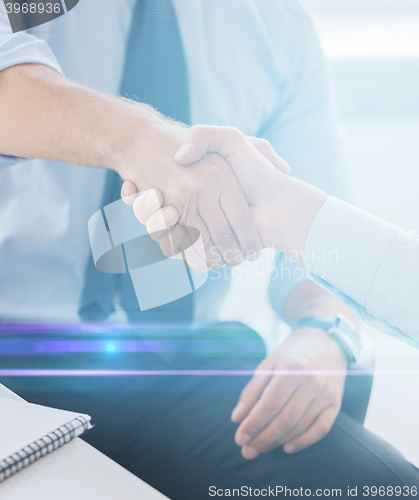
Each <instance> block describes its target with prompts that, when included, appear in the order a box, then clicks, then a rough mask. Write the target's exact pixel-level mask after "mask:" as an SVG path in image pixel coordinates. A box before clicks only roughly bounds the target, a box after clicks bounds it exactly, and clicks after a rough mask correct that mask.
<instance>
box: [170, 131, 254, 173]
mask: <svg viewBox="0 0 419 500" xmlns="http://www.w3.org/2000/svg"><path fill="white" fill-rule="evenodd" d="M237 141H245V138H244V135H243V134H242V133H241V132H240V131H239V130H237V129H235V128H233V127H214V126H209V125H195V126H193V127H191V128H190V129H189V130H188V133H187V136H186V139H185V141H184V143H183V145H182V146H181V147H180V149H179V151H178V152H177V153H176V155H175V160H176V161H177V162H178V163H180V164H181V165H189V164H191V163H195V162H197V161H199V160H202V158H203V157H204V156H205V155H206V154H207V153H218V154H220V155H221V156H223V157H224V158H225V157H226V156H227V154H228V150H230V149H231V147H232V146H234V144H236V143H237Z"/></svg>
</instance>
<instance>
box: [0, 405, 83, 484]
mask: <svg viewBox="0 0 419 500" xmlns="http://www.w3.org/2000/svg"><path fill="white" fill-rule="evenodd" d="M91 427H92V426H91V424H90V416H89V415H84V414H79V413H74V412H71V411H65V410H57V409H55V408H48V407H46V406H40V405H34V404H31V403H26V402H25V401H16V400H13V399H9V398H5V397H0V482H2V481H4V480H5V479H7V478H8V477H10V476H11V475H13V474H15V473H16V472H18V471H20V470H21V469H23V468H24V467H27V466H28V465H30V464H31V463H33V462H35V461H36V460H38V459H40V458H42V457H43V456H45V455H47V454H49V453H51V452H53V451H54V450H56V449H57V448H60V447H61V446H64V445H65V444H66V443H68V442H70V441H71V440H72V439H74V438H75V437H78V436H80V435H81V434H82V433H83V432H84V431H86V430H88V429H90V428H91Z"/></svg>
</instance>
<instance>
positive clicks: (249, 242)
mask: <svg viewBox="0 0 419 500" xmlns="http://www.w3.org/2000/svg"><path fill="white" fill-rule="evenodd" d="M220 204H221V207H222V209H223V212H224V214H225V216H226V219H227V220H228V222H229V224H230V226H231V228H232V229H233V231H234V235H235V238H236V240H237V241H238V246H239V252H238V253H237V256H236V259H237V261H236V264H239V263H241V262H242V260H243V257H244V258H245V259H247V260H256V259H258V258H259V256H260V253H261V252H262V250H263V243H262V240H261V239H260V235H259V229H258V227H257V225H256V222H255V220H254V219H253V216H252V212H251V211H250V208H249V205H248V204H247V202H246V199H245V197H244V195H243V191H242V190H241V189H240V186H239V185H236V184H234V185H233V186H232V187H231V189H229V190H228V192H225V191H223V192H222V193H221V196H220ZM213 240H214V238H213ZM222 255H223V256H224V254H222ZM224 260H225V261H226V264H228V265H231V263H230V261H228V260H226V259H224Z"/></svg>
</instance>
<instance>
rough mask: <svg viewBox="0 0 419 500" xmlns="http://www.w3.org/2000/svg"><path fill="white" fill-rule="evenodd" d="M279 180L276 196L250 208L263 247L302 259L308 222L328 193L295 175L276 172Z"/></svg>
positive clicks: (308, 227) (310, 221) (310, 222)
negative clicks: (280, 180)
mask: <svg viewBox="0 0 419 500" xmlns="http://www.w3.org/2000/svg"><path fill="white" fill-rule="evenodd" d="M277 175H278V176H279V177H281V178H282V183H281V186H280V189H279V192H278V193H277V196H276V198H275V200H273V201H272V202H270V203H269V204H266V205H259V206H257V207H254V208H253V209H252V211H253V213H254V216H255V219H256V221H257V224H258V227H259V231H260V234H261V237H262V241H263V243H264V245H265V247H268V246H271V247H275V248H277V249H278V250H282V251H283V252H285V253H287V254H289V255H291V256H292V257H295V258H297V259H298V260H300V261H302V260H303V256H304V246H305V243H306V240H307V237H308V234H309V232H310V229H311V226H312V224H313V222H314V219H315V218H316V216H317V214H318V213H319V211H320V209H321V208H322V206H323V205H324V203H325V202H326V200H327V199H328V195H327V194H326V193H324V192H323V191H320V190H319V189H316V188H315V187H313V186H311V185H309V184H306V183H304V182H302V181H300V180H298V179H295V178H293V177H290V176H287V175H285V174H282V173H280V172H278V173H277Z"/></svg>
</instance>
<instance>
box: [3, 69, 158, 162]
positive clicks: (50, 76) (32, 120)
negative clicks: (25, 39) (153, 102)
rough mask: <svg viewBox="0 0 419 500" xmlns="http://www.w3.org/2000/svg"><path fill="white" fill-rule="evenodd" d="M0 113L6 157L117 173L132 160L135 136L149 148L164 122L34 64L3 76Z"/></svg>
mask: <svg viewBox="0 0 419 500" xmlns="http://www.w3.org/2000/svg"><path fill="white" fill-rule="evenodd" d="M0 115H1V117H2V119H1V120H0V153H1V154H4V155H11V156H22V157H25V158H42V159H47V160H56V161H63V162H68V163H76V164H80V165H87V166H91V167H107V168H114V169H117V170H118V169H119V168H120V167H121V166H122V165H123V163H125V162H128V161H129V155H130V150H131V149H132V143H133V137H134V136H135V137H136V141H137V142H138V143H139V144H141V142H143V143H144V144H147V143H148V142H149V135H150V131H151V128H152V125H153V124H154V123H157V122H158V121H159V117H158V116H157V114H156V113H155V112H154V110H152V109H151V108H149V107H148V106H145V105H141V104H136V103H132V102H131V101H128V100H126V99H121V98H116V97H112V96H109V95H106V94H103V93H101V92H97V91H95V90H92V89H90V88H87V87H84V86H82V85H79V84H78V83H76V82H74V81H72V80H69V79H68V78H65V77H63V76H61V75H60V74H58V73H57V72H55V71H54V70H52V69H50V68H47V67H46V66H42V65H34V64H30V65H29V64H28V65H19V66H14V67H12V68H9V69H7V70H4V71H2V72H0ZM138 167H139V168H141V165H138Z"/></svg>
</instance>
